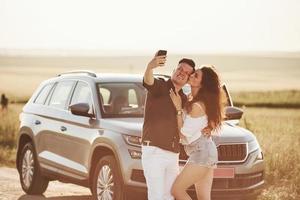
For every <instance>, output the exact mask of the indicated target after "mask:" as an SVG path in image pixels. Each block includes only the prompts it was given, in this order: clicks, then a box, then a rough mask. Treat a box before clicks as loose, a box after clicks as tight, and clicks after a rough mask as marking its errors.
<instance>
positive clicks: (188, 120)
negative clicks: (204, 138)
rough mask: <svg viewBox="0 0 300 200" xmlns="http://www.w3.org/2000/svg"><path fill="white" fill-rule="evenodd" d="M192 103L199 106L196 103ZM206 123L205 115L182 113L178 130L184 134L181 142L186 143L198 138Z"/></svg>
mask: <svg viewBox="0 0 300 200" xmlns="http://www.w3.org/2000/svg"><path fill="white" fill-rule="evenodd" d="M194 104H195V105H198V106H199V107H201V106H200V105H199V104H198V103H194ZM201 108H202V107H201ZM207 123H208V120H207V115H203V116H200V117H191V116H190V115H189V114H187V113H184V114H183V126H182V128H181V130H180V131H181V134H182V135H184V136H185V138H184V139H181V143H182V144H184V145H187V144H190V143H192V142H193V141H195V140H197V139H199V138H200V137H201V135H202V133H201V131H202V129H204V128H205V127H206V126H207Z"/></svg>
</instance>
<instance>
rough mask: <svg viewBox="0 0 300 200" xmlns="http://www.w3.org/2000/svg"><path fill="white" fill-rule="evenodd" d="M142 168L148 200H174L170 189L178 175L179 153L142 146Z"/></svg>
mask: <svg viewBox="0 0 300 200" xmlns="http://www.w3.org/2000/svg"><path fill="white" fill-rule="evenodd" d="M142 166H143V169H144V175H145V178H146V183H147V188H148V200H174V197H173V196H172V195H171V188H172V185H173V183H174V181H175V179H176V177H177V176H178V174H179V153H174V152H171V151H167V150H163V149H161V148H158V147H154V146H142Z"/></svg>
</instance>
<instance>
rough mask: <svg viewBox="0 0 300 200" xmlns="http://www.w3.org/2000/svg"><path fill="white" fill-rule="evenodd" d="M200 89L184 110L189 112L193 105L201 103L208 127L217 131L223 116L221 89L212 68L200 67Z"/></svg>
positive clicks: (217, 77)
mask: <svg viewBox="0 0 300 200" xmlns="http://www.w3.org/2000/svg"><path fill="white" fill-rule="evenodd" d="M200 69H201V71H202V80H201V88H200V89H199V91H198V93H197V95H196V96H194V97H193V99H192V100H191V101H189V102H187V104H186V106H185V108H186V110H187V112H188V113H190V112H191V110H192V106H193V103H195V102H199V101H200V102H201V103H203V104H204V106H205V113H206V115H207V119H208V126H209V127H210V128H211V129H212V130H216V129H219V128H220V126H221V122H222V118H223V116H224V114H223V101H222V97H223V94H222V88H221V84H220V79H219V76H218V74H217V72H216V71H215V69H214V67H213V66H211V67H210V66H202V67H201V68H200Z"/></svg>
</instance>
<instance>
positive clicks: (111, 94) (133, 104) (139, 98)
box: [97, 82, 232, 118]
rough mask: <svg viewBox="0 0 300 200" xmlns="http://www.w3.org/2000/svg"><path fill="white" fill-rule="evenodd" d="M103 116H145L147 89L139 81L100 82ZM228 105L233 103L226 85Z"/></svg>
mask: <svg viewBox="0 0 300 200" xmlns="http://www.w3.org/2000/svg"><path fill="white" fill-rule="evenodd" d="M97 85H98V91H99V97H100V101H101V112H102V114H103V117H105V118H111V117H143V116H144V105H145V99H146V94H147V90H146V89H145V88H144V87H143V85H142V83H139V82H128V83H98V84H97ZM222 89H223V91H224V93H225V95H226V104H227V106H230V105H232V103H231V100H230V96H229V94H228V92H227V89H226V87H225V85H224V86H223V87H222Z"/></svg>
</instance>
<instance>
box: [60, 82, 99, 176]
mask: <svg viewBox="0 0 300 200" xmlns="http://www.w3.org/2000/svg"><path fill="white" fill-rule="evenodd" d="M77 103H87V104H88V105H89V107H90V110H89V113H90V114H91V115H92V116H94V117H85V116H79V115H74V114H72V113H71V112H70V111H68V112H67V113H66V114H65V115H64V116H63V120H64V123H63V125H62V126H63V127H64V131H62V132H61V134H60V143H61V144H62V145H63V150H62V151H61V152H60V155H61V156H62V157H63V160H64V162H63V166H61V169H60V172H61V173H63V174H67V175H69V176H72V177H75V178H79V179H80V178H84V177H87V176H88V161H89V160H88V159H89V153H90V148H91V142H92V141H93V138H94V137H95V136H96V135H97V134H98V129H96V125H97V120H96V116H95V110H94V108H95V106H94V105H95V104H94V103H93V98H92V90H91V87H90V85H89V84H88V83H87V82H84V81H78V82H77V84H76V86H75V89H74V92H73V95H72V97H71V99H70V104H69V105H73V104H77Z"/></svg>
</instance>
